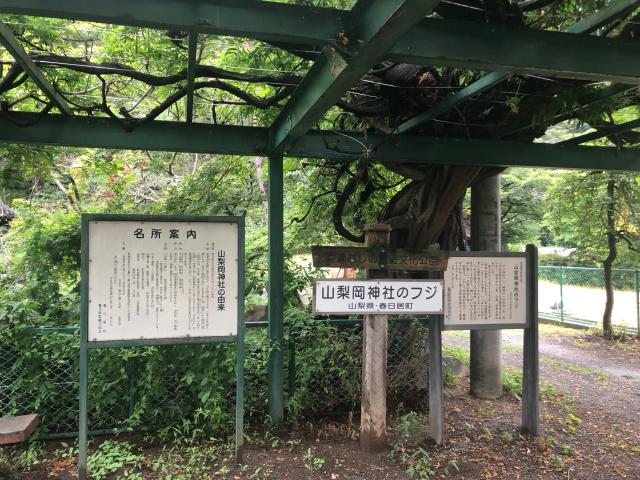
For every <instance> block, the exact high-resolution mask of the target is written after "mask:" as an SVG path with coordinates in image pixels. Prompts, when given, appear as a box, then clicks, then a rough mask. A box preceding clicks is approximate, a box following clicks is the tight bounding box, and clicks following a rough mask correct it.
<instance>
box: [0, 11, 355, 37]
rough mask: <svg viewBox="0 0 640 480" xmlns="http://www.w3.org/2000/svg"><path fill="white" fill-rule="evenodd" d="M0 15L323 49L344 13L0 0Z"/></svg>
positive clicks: (338, 27)
mask: <svg viewBox="0 0 640 480" xmlns="http://www.w3.org/2000/svg"><path fill="white" fill-rule="evenodd" d="M0 12H3V13H13V14H18V15H32V16H36V17H52V18H64V19H69V20H85V21H90V22H98V23H107V24H115V25H130V26H137V27H148V28H157V29H161V30H178V31H183V32H197V33H203V34H210V35H229V36H236V37H248V38H257V39H261V40H268V41H273V42H285V43H293V44H301V45H307V46H309V45H324V44H326V43H327V42H328V41H329V40H332V39H335V38H336V36H337V34H338V33H339V32H340V31H341V28H342V27H341V25H342V19H343V18H346V16H347V14H348V12H347V11H343V10H335V9H329V8H317V7H308V6H297V5H287V4H283V3H275V2H261V1H241V0H188V1H186V0H109V1H108V2H107V1H97V0H89V1H87V0H55V1H52V0H0Z"/></svg>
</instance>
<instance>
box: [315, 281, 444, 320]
mask: <svg viewBox="0 0 640 480" xmlns="http://www.w3.org/2000/svg"><path fill="white" fill-rule="evenodd" d="M442 293H443V288H442V280H316V281H315V284H314V294H313V311H314V313H315V314H317V315H326V314H352V313H353V314H366V313H369V314H376V313H380V314H389V315H400V314H418V313H442V301H443V300H442Z"/></svg>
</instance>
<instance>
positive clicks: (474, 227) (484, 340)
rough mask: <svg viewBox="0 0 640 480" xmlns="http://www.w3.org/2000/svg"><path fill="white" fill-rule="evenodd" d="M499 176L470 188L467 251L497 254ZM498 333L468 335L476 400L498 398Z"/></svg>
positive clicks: (499, 368) (499, 391) (499, 392)
mask: <svg viewBox="0 0 640 480" xmlns="http://www.w3.org/2000/svg"><path fill="white" fill-rule="evenodd" d="M500 237H501V225H500V175H494V176H491V177H489V178H487V179H485V180H483V181H481V182H478V183H475V184H474V185H473V186H472V187H471V248H472V250H474V251H476V250H477V251H482V250H484V251H491V252H496V251H500ZM502 392H503V390H502V332H501V331H500V330H476V331H472V332H471V393H472V394H473V395H475V396H476V397H478V398H486V399H492V398H498V397H500V396H501V395H502Z"/></svg>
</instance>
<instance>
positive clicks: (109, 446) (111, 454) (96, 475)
mask: <svg viewBox="0 0 640 480" xmlns="http://www.w3.org/2000/svg"><path fill="white" fill-rule="evenodd" d="M141 460H142V455H140V454H136V453H134V447H133V446H132V445H131V444H130V443H128V442H119V441H116V440H106V441H104V442H102V443H101V444H100V445H99V446H98V448H97V449H96V450H95V451H94V452H91V454H90V455H89V456H88V458H87V469H88V470H89V472H90V474H91V478H93V479H95V480H103V479H106V478H109V477H110V476H111V475H113V474H115V473H118V478H125V479H131V480H134V479H135V480H137V479H142V474H141V473H139V472H135V470H137V469H139V468H140V462H141Z"/></svg>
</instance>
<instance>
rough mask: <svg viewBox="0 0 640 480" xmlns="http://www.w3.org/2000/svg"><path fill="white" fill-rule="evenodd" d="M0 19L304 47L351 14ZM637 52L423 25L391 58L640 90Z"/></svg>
mask: <svg viewBox="0 0 640 480" xmlns="http://www.w3.org/2000/svg"><path fill="white" fill-rule="evenodd" d="M379 1H381V0H379ZM0 12H4V13H20V14H25V15H38V16H52V17H59V18H71V19H81V20H91V21H98V22H105V23H115V24H125V25H138V26H144V27H152V28H161V29H168V30H174V29H176V30H182V31H194V32H199V33H208V34H218V35H233V36H244V37H250V38H257V39H261V40H268V41H273V42H286V43H289V44H296V45H301V46H309V45H314V46H315V45H326V44H327V43H330V42H331V41H337V40H339V39H340V36H341V35H340V34H341V32H345V30H346V29H345V25H347V23H346V19H347V18H348V13H349V12H345V11H341V10H333V9H325V8H318V7H305V6H296V5H290V4H285V3H276V2H246V3H245V2H238V1H235V0H190V1H188V2H187V1H183V0H135V1H133V0H110V1H109V2H97V1H91V2H88V1H85V0H58V1H56V2H52V1H50V0H0ZM368 23H369V25H371V26H375V24H374V23H373V22H368ZM358 39H359V38H358V37H356V42H354V43H356V44H357V40H358ZM505 45H509V48H504V46H505ZM639 50H640V46H639V45H638V43H637V42H630V41H625V40H620V39H609V38H599V37H592V36H585V35H572V34H569V33H557V32H547V31H536V30H526V29H515V28H507V27H502V26H488V25H485V24H480V23H472V22H458V21H451V20H441V19H434V18H427V19H424V20H422V21H421V22H420V24H419V25H418V26H415V27H413V28H412V29H411V30H410V31H409V32H408V33H406V34H405V35H403V36H402V38H400V39H399V40H398V41H397V42H396V44H395V45H394V46H393V47H392V48H391V50H390V51H389V57H390V58H392V59H393V60H395V61H402V62H407V63H415V64H424V65H436V66H453V67H463V68H477V69H480V70H487V71H498V72H518V73H524V74H534V75H549V76H560V77H566V78H579V79H588V80H604V81H612V82H618V83H630V84H640V62H638V61H637V58H638V53H640V52H639Z"/></svg>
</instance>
